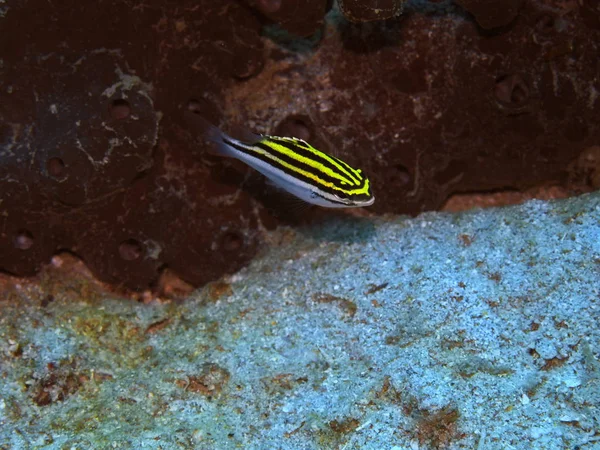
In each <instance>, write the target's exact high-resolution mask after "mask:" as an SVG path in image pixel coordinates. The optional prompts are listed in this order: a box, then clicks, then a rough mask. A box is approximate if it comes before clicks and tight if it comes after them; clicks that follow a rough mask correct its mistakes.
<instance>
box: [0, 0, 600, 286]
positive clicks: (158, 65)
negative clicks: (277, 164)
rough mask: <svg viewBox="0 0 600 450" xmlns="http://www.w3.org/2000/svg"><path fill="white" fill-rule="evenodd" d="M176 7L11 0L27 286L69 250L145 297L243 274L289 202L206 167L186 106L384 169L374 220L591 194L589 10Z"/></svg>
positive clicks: (324, 4)
mask: <svg viewBox="0 0 600 450" xmlns="http://www.w3.org/2000/svg"><path fill="white" fill-rule="evenodd" d="M134 3H135V2H134ZM175 3H176V4H175ZM175 3H174V2H170V1H166V0H165V1H159V2H153V4H152V7H148V6H147V5H145V4H144V3H140V4H139V5H137V4H136V5H137V6H132V5H131V4H125V3H123V2H120V1H109V2H107V3H103V4H101V5H100V4H94V5H88V4H85V5H84V4H82V3H77V2H75V1H73V0H67V1H64V2H60V4H55V3H48V2H41V1H39V0H7V1H5V2H2V3H1V5H0V27H1V28H2V32H3V35H5V36H10V37H11V38H10V39H3V40H0V86H1V88H0V224H1V226H0V255H1V256H2V258H0V270H2V271H5V272H9V273H13V274H16V275H31V274H34V273H36V272H37V271H39V269H40V267H42V266H43V265H44V264H47V263H48V262H49V261H50V258H51V257H52V255H53V254H55V252H57V251H65V250H66V251H71V252H74V253H76V254H78V255H79V256H80V257H81V258H82V259H83V260H84V261H85V262H86V264H88V265H89V267H90V268H91V269H92V270H93V271H94V273H95V274H96V276H97V277H99V278H100V279H101V280H103V281H107V282H110V283H113V284H115V285H123V286H126V287H128V288H132V289H140V290H143V289H146V288H147V287H149V286H157V285H158V284H160V281H159V278H160V276H161V273H163V272H164V271H166V270H169V271H170V272H171V273H173V274H176V275H177V276H178V277H180V278H181V279H182V280H184V281H185V282H186V283H189V284H192V285H194V286H198V285H202V284H204V283H206V282H208V281H211V280H214V279H217V278H218V277H219V276H221V275H222V274H224V273H232V272H233V271H235V270H237V269H239V268H240V267H242V266H243V265H245V264H247V262H248V261H250V260H251V259H252V257H253V256H254V255H255V253H256V249H257V248H258V243H259V241H260V237H261V235H262V233H263V231H264V230H265V229H269V228H272V227H274V226H275V225H276V224H278V223H281V222H284V221H285V210H286V206H283V207H282V203H283V204H284V205H285V202H281V201H280V200H281V199H280V198H278V194H277V193H276V192H274V191H273V190H272V189H270V188H269V187H268V186H266V185H265V183H264V181H263V179H262V178H261V177H260V176H258V175H257V174H256V173H254V172H253V171H251V170H249V169H248V168H246V167H244V166H243V165H240V164H237V163H236V162H232V161H228V160H223V159H219V158H215V157H213V156H210V155H208V154H207V152H205V151H204V150H205V148H204V146H203V144H202V143H201V142H200V140H199V139H198V138H197V137H196V135H195V130H193V129H189V127H188V126H187V125H186V124H185V123H184V121H183V120H182V115H183V111H184V110H185V109H186V108H192V109H197V110H198V111H200V112H202V114H204V115H206V116H207V118H209V119H210V120H213V121H214V122H215V123H216V124H218V125H220V126H224V127H225V128H226V129H227V128H230V127H234V126H235V125H240V124H243V125H246V126H249V127H251V128H253V129H254V130H255V131H258V132H269V133H273V132H274V131H276V132H280V133H283V134H288V133H289V134H297V135H298V136H301V137H306V138H307V139H309V140H310V141H311V142H312V143H314V144H315V145H317V146H319V147H322V148H323V149H324V150H327V151H329V152H331V153H334V154H338V155H340V156H341V157H343V158H344V159H347V160H348V162H349V163H350V164H352V165H354V166H357V167H361V168H363V169H364V170H365V172H366V173H367V174H368V175H369V178H370V179H371V180H372V182H373V184H374V192H375V197H376V199H377V200H376V202H375V205H374V206H373V207H372V208H370V209H369V211H372V212H375V213H389V212H393V213H411V214H415V213H418V212H420V211H424V210H431V209H436V208H439V207H440V206H441V205H442V204H443V203H444V202H445V201H446V199H447V198H448V197H449V196H451V195H452V194H455V193H462V192H470V191H480V190H497V189H509V188H510V189H527V188H530V187H532V186H536V185H538V184H543V183H552V184H562V185H564V186H567V188H568V186H569V183H571V182H577V181H581V180H582V179H585V180H588V181H589V183H591V184H592V185H597V177H595V176H594V175H592V174H590V173H588V172H590V170H588V169H585V170H579V168H578V167H579V164H578V163H577V161H580V160H581V158H580V157H579V155H580V154H582V152H589V149H591V148H594V147H596V146H598V142H599V138H600V136H599V134H600V130H599V127H600V126H599V124H598V120H597V117H599V116H600V100H598V92H600V84H599V83H600V81H598V80H599V79H598V69H597V58H596V55H597V54H598V52H599V49H598V47H599V45H600V34H599V33H600V27H598V25H597V18H598V14H597V11H595V10H593V8H591V7H590V6H589V5H587V4H586V5H582V6H581V7H580V6H578V5H576V4H574V3H573V4H571V3H560V4H557V6H556V7H554V6H553V7H552V8H550V7H549V6H548V5H554V4H555V2H549V1H548V2H525V3H523V4H522V5H521V4H520V2H518V1H514V2H502V3H501V2H500V1H498V2H493V3H491V4H489V5H488V3H486V5H488V6H485V7H484V6H482V5H483V3H481V2H474V1H469V2H466V1H463V2H462V3H461V4H462V5H463V6H464V7H465V8H466V9H467V10H468V11H470V12H471V13H472V14H473V15H474V17H475V19H476V20H477V21H478V23H479V25H478V24H477V23H475V21H474V20H471V17H470V16H466V15H465V14H464V13H463V12H462V11H461V10H460V9H459V8H458V7H455V6H452V5H451V4H449V3H448V2H412V3H409V4H408V5H407V9H406V11H405V12H404V13H403V14H402V15H401V16H398V17H395V14H396V13H395V11H396V10H397V9H398V7H399V6H398V5H399V3H398V2H393V1H389V2H388V1H386V2H377V5H379V6H376V8H378V9H379V10H378V11H377V14H381V15H382V18H383V16H385V17H389V18H388V19H387V20H382V21H371V20H372V19H375V18H376V17H375V15H373V14H375V10H373V9H369V8H370V7H369V5H375V3H364V2H355V1H351V0H345V1H344V2H341V3H340V4H339V8H338V7H336V6H334V7H333V8H332V5H331V2H328V1H320V0H319V1H318V0H314V1H313V0H310V1H306V2H300V1H298V0H248V1H247V2H246V3H244V2H241V1H234V0H228V1H226V2H214V1H209V0H200V1H197V0H183V1H180V2H175ZM359 3H360V4H359ZM496 6H497V7H496ZM500 6H502V8H500ZM515 14H518V16H517V18H516V19H515V18H514V15H515ZM390 15H391V16H390ZM392 16H394V17H395V18H394V17H392ZM348 18H350V19H352V20H357V21H359V22H361V23H351V22H350V21H349V20H348ZM365 20H369V22H368V23H364V22H363V21H365ZM273 22H275V25H273ZM507 24H508V25H509V26H505V25H507ZM488 26H490V27H492V26H493V27H494V30H493V31H492V32H487V31H486V30H483V29H482V28H486V27H488ZM496 27H499V28H496ZM293 34H296V35H299V36H304V37H303V38H299V37H297V36H294V35H293ZM586 167H587V166H586ZM588 181H586V182H588ZM282 210H283V212H282ZM318 214H323V212H322V211H321V212H310V213H307V214H304V215H303V218H304V217H306V218H308V220H310V218H311V217H315V215H318Z"/></svg>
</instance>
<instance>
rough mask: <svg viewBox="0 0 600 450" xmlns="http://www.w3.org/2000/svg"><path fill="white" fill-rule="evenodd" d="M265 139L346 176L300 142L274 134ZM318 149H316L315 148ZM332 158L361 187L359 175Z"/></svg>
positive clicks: (346, 165)
mask: <svg viewBox="0 0 600 450" xmlns="http://www.w3.org/2000/svg"><path fill="white" fill-rule="evenodd" d="M267 139H269V140H271V141H273V142H275V143H277V144H279V145H281V146H283V147H285V148H287V149H288V150H292V151H293V152H294V153H298V154H299V155H300V156H304V157H305V158H308V159H313V160H317V162H319V164H321V165H323V166H325V167H327V168H328V169H330V170H332V171H333V172H336V173H338V174H340V175H341V176H343V177H344V178H348V175H346V173H344V172H342V171H340V169H339V168H338V167H336V166H335V164H333V163H332V162H331V161H329V160H328V159H326V158H323V156H321V155H320V154H318V153H317V154H315V153H313V152H311V151H310V150H309V149H308V148H307V147H304V146H303V145H300V143H298V144H295V143H292V142H289V141H286V140H283V139H282V138H278V137H276V136H269V137H268V138H267ZM307 145H308V144H307ZM317 151H318V150H317ZM331 158H332V159H334V160H336V161H338V163H339V164H340V165H341V166H342V167H343V166H345V167H346V169H347V170H348V172H349V173H350V175H351V176H350V181H353V178H357V179H358V181H359V184H357V185H355V186H357V187H359V188H360V187H361V185H360V181H361V180H360V177H357V176H356V174H355V173H354V172H353V171H352V170H350V169H348V167H350V166H348V164H346V163H344V162H343V161H340V160H339V159H338V158H335V157H331Z"/></svg>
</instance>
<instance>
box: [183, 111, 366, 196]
mask: <svg viewBox="0 0 600 450" xmlns="http://www.w3.org/2000/svg"><path fill="white" fill-rule="evenodd" d="M194 116H195V117H194V119H195V120H194V122H195V123H196V124H198V123H200V125H201V127H202V128H204V129H203V130H202V133H203V135H204V137H205V138H206V139H207V140H209V141H212V142H214V143H216V144H217V145H216V147H217V153H218V154H220V155H222V156H228V157H232V158H237V159H239V160H241V161H243V162H244V163H246V164H248V165H249V166H250V167H253V168H254V169H256V170H258V171H259V172H260V173H262V174H263V175H264V176H266V177H267V178H269V179H270V180H271V181H272V182H273V183H274V184H275V185H276V186H278V187H280V188H282V189H284V190H285V191H287V192H289V193H291V194H293V195H295V196H296V197H298V198H300V199H301V200H304V201H305V202H308V203H312V204H313V205H318V206H324V207H327V208H352V207H361V206H369V205H372V204H373V202H374V201H375V197H374V196H373V194H372V192H371V183H370V182H369V179H368V178H367V177H366V176H365V174H364V173H363V171H362V170H360V169H355V168H353V167H350V166H349V165H348V164H346V163H345V162H344V161H342V160H341V159H339V158H336V157H335V156H331V155H328V154H327V153H324V152H322V151H320V150H317V149H316V148H314V147H313V146H312V145H310V144H309V143H307V142H306V141H304V140H302V139H298V138H293V137H278V136H269V135H253V136H251V137H250V138H249V139H245V140H238V139H234V138H233V137H231V136H229V135H227V134H225V133H224V132H223V131H221V130H220V129H219V128H217V127H215V126H214V125H212V124H210V123H208V122H207V121H206V120H205V119H203V118H202V117H201V116H199V115H198V114H194Z"/></svg>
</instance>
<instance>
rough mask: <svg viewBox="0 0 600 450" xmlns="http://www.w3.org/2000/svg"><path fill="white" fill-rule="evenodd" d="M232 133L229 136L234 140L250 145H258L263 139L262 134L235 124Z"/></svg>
mask: <svg viewBox="0 0 600 450" xmlns="http://www.w3.org/2000/svg"><path fill="white" fill-rule="evenodd" d="M230 131H231V132H230V133H229V135H230V136H231V137H232V138H234V139H236V140H238V141H241V142H243V143H244V144H248V145H252V144H256V143H257V142H259V141H260V140H261V139H262V138H263V135H262V134H258V133H254V132H253V131H252V130H250V129H248V128H246V127H244V126H243V125H238V124H234V125H233V126H232V127H231V130H230Z"/></svg>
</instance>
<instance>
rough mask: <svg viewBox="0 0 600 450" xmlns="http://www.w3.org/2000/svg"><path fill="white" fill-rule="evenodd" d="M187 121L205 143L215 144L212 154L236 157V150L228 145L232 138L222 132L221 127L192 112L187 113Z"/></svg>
mask: <svg viewBox="0 0 600 450" xmlns="http://www.w3.org/2000/svg"><path fill="white" fill-rule="evenodd" d="M185 120H186V122H187V123H188V125H189V126H190V127H191V128H193V131H194V132H195V133H196V134H197V135H198V136H200V137H201V138H202V139H203V140H204V141H206V142H211V143H213V144H214V145H212V146H211V149H212V153H215V154H217V155H220V156H228V157H231V158H233V157H235V151H234V149H232V148H231V146H230V145H229V144H228V143H227V142H230V141H231V140H232V138H231V137H230V136H229V135H228V134H227V133H225V132H224V131H221V129H220V128H219V127H217V126H215V125H213V124H212V123H210V122H209V121H208V120H206V119H205V118H204V117H202V116H201V115H200V114H198V113H195V112H192V111H186V113H185Z"/></svg>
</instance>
